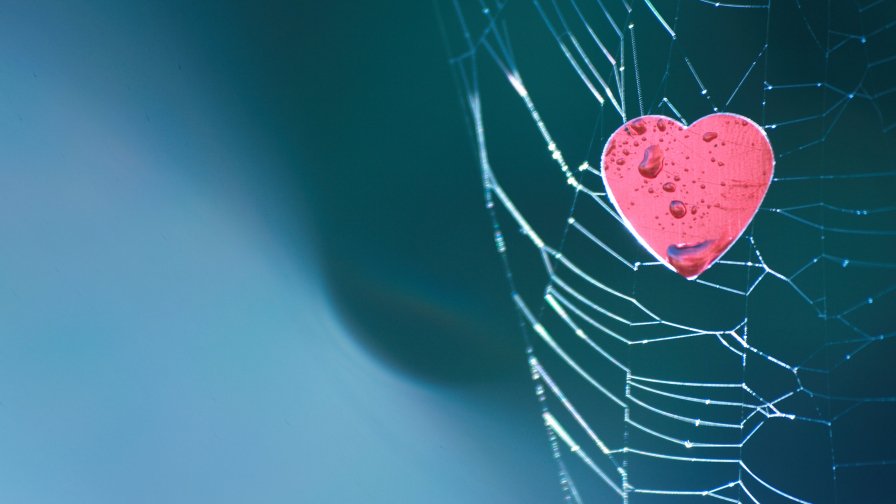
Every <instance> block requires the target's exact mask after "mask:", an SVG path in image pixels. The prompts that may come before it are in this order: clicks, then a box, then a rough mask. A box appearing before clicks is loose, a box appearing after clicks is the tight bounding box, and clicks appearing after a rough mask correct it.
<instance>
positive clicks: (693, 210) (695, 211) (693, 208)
mask: <svg viewBox="0 0 896 504" xmlns="http://www.w3.org/2000/svg"><path fill="white" fill-rule="evenodd" d="M691 215H697V206H696V205H695V206H692V207H691Z"/></svg>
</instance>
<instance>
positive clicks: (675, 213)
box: [669, 200, 688, 219]
mask: <svg viewBox="0 0 896 504" xmlns="http://www.w3.org/2000/svg"><path fill="white" fill-rule="evenodd" d="M669 213H670V214H672V217H675V218H676V219H680V218H682V217H684V216H685V214H686V213H688V207H686V206H685V204H684V203H682V202H680V201H678V200H672V203H669Z"/></svg>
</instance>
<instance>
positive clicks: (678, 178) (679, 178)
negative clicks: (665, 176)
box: [672, 175, 681, 182]
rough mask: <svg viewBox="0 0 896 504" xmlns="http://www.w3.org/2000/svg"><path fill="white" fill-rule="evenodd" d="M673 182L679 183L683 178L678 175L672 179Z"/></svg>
mask: <svg viewBox="0 0 896 504" xmlns="http://www.w3.org/2000/svg"><path fill="white" fill-rule="evenodd" d="M672 180H674V181H676V182H678V181H679V180H681V177H679V176H678V175H676V176H674V177H672Z"/></svg>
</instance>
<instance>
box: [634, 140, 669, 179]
mask: <svg viewBox="0 0 896 504" xmlns="http://www.w3.org/2000/svg"><path fill="white" fill-rule="evenodd" d="M662 169H663V150H662V149H661V148H660V147H659V146H658V145H651V146H650V147H648V148H646V149H644V160H642V161H641V164H639V165H638V172H639V173H640V174H641V175H642V176H644V177H647V178H656V176H657V175H659V174H660V171H662Z"/></svg>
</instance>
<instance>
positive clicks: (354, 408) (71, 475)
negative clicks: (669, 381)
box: [0, 0, 559, 503]
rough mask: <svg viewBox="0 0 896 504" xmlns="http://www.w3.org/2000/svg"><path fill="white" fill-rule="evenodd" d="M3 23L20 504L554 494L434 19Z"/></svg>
mask: <svg viewBox="0 0 896 504" xmlns="http://www.w3.org/2000/svg"><path fill="white" fill-rule="evenodd" d="M2 12H3V14H2V15H0V27H2V30H0V132H2V135H3V141H2V146H3V148H2V150H0V156H2V168H0V209H2V211H0V231H2V239H0V282H2V288H0V453H2V455H0V501H2V502H20V503H61V502H65V503H78V502H85V503H86V502H90V503H99V502H135V503H136V502H146V503H156V502H272V503H273V502H324V501H328V502H329V501H339V502H369V503H376V502H508V503H510V502H545V501H553V500H555V499H556V498H557V497H558V495H559V494H558V490H557V488H558V487H557V483H556V471H555V469H554V466H553V461H552V460H551V458H550V451H549V450H548V449H547V441H546V439H545V436H544V430H543V427H542V426H541V425H540V422H539V421H538V416H537V415H538V413H537V405H536V404H535V402H534V401H533V400H532V396H531V384H530V382H529V380H528V372H527V369H526V366H525V361H524V359H523V347H522V344H521V340H520V338H519V334H518V332H517V325H516V319H515V317H514V315H513V312H512V309H511V306H510V301H509V297H508V293H507V289H506V284H505V282H504V278H503V274H502V273H501V270H500V266H499V263H498V258H497V256H496V254H494V248H493V244H492V242H491V240H490V238H489V233H490V231H489V224H488V222H487V217H486V214H485V212H484V211H483V210H482V192H481V185H480V178H479V175H478V169H477V167H476V164H475V159H474V157H473V156H472V150H471V147H470V146H471V144H470V142H469V139H468V137H467V133H466V132H467V129H466V125H465V123H464V119H463V111H462V108H461V106H460V104H459V102H458V100H457V88H456V87H455V85H454V83H453V82H452V79H451V75H450V70H449V65H448V63H447V55H446V51H445V47H444V44H443V41H442V39H441V37H440V35H439V32H438V26H437V22H436V15H435V12H434V8H433V5H432V4H431V3H429V2H412V1H402V2H386V3H382V2H381V3H379V4H374V3H372V2H369V3H364V2H339V1H335V2H295V1H289V2H287V1H279V0H277V1H272V2H263V5H262V4H252V3H247V2H216V3H214V4H211V3H205V2H198V3H189V2H188V3H184V2H112V1H89V2H88V1H77V0H76V1H66V2H19V1H8V2H4V3H3V8H2Z"/></svg>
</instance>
